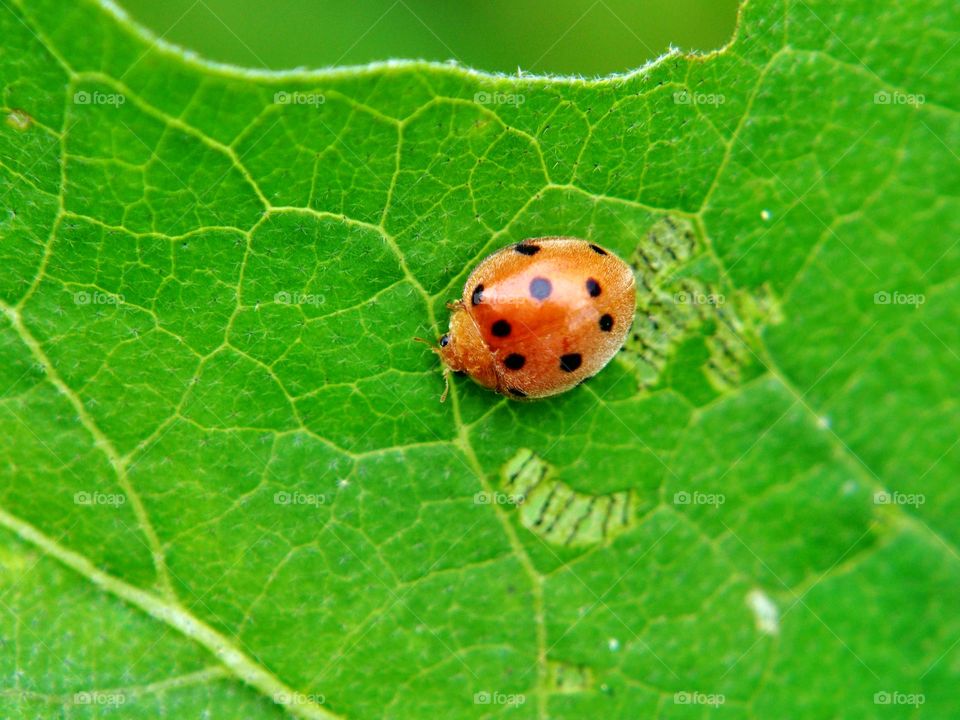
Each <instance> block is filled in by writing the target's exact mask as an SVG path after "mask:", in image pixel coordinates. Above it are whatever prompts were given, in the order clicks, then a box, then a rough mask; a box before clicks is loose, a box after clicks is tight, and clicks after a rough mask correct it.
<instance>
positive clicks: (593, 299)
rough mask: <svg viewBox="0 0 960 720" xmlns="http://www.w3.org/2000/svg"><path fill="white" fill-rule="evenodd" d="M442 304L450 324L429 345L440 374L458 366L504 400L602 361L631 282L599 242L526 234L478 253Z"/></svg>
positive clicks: (629, 311) (628, 301) (585, 374)
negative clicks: (457, 290)
mask: <svg viewBox="0 0 960 720" xmlns="http://www.w3.org/2000/svg"><path fill="white" fill-rule="evenodd" d="M448 307H449V308H450V309H451V310H452V314H451V316H450V330H449V332H447V333H446V334H445V335H444V336H443V337H441V338H440V347H439V348H434V351H435V352H437V353H438V354H439V355H440V358H441V360H442V361H443V364H444V366H445V373H446V372H449V371H453V372H464V373H466V374H467V375H469V376H470V377H471V378H473V380H475V381H476V382H477V383H479V384H480V385H483V386H484V387H487V388H490V389H491V390H495V391H496V392H498V393H502V394H504V395H507V396H508V397H514V398H542V397H548V396H550V395H556V394H558V393H562V392H564V391H565V390H569V389H570V388H572V387H574V386H576V385H578V384H580V383H581V382H583V381H584V380H586V379H587V378H590V377H592V376H593V375H595V374H597V373H598V372H599V371H600V370H602V369H603V367H604V366H605V365H606V364H607V363H608V362H610V359H611V358H612V357H613V356H614V355H615V354H616V353H617V350H618V349H619V348H620V347H621V346H622V345H623V342H624V340H625V339H626V337H627V334H628V333H629V332H630V326H631V324H632V323H633V313H634V309H635V307H636V291H635V281H634V277H633V272H632V271H631V270H630V267H629V266H628V265H627V264H626V263H625V262H623V260H621V259H620V258H618V257H617V256H616V255H614V254H613V253H611V252H609V251H608V250H605V249H604V248H602V247H600V246H599V245H595V244H592V243H589V242H587V241H586V240H579V239H577V238H566V237H545V238H531V239H528V240H524V241H523V242H520V243H517V244H514V245H509V246H507V247H505V248H502V249H500V250H498V251H497V252H495V253H493V254H492V255H489V256H487V257H486V258H485V259H484V260H483V262H481V263H480V264H479V265H478V266H477V268H476V269H475V270H474V271H473V273H471V275H470V277H469V278H468V279H467V283H466V285H465V286H464V289H463V296H462V297H461V299H460V300H458V301H457V302H455V303H450V304H449V305H448ZM446 394H447V393H446V391H444V394H443V397H441V400H443V399H445V398H446Z"/></svg>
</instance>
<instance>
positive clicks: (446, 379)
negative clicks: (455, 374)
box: [440, 367, 450, 403]
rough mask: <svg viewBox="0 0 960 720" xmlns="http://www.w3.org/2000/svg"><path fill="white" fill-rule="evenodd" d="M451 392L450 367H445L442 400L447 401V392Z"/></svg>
mask: <svg viewBox="0 0 960 720" xmlns="http://www.w3.org/2000/svg"><path fill="white" fill-rule="evenodd" d="M449 392H450V368H448V367H444V368H443V394H442V395H441V396H440V402H442V403H443V402H446V401H447V394H448V393H449Z"/></svg>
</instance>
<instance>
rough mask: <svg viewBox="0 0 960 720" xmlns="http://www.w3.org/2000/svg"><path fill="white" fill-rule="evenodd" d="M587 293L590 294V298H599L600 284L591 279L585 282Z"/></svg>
mask: <svg viewBox="0 0 960 720" xmlns="http://www.w3.org/2000/svg"><path fill="white" fill-rule="evenodd" d="M587 292H588V293H590V297H599V296H600V292H601V290H600V283H598V282H597V281H596V280H594V279H593V278H590V279H589V280H587Z"/></svg>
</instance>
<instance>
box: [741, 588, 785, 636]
mask: <svg viewBox="0 0 960 720" xmlns="http://www.w3.org/2000/svg"><path fill="white" fill-rule="evenodd" d="M747 606H748V607H749V608H750V609H751V610H752V611H753V617H754V620H756V623H757V630H759V631H760V632H762V633H764V634H766V635H779V634H780V611H779V610H777V606H776V605H774V604H773V600H771V599H770V597H769V596H768V595H767V594H766V593H765V592H763V590H756V589H754V590H751V591H750V592H748V593H747Z"/></svg>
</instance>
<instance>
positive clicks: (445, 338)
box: [440, 335, 450, 347]
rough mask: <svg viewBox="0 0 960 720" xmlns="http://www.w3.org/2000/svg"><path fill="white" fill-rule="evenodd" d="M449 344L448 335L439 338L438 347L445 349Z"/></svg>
mask: <svg viewBox="0 0 960 720" xmlns="http://www.w3.org/2000/svg"><path fill="white" fill-rule="evenodd" d="M449 344H450V336H449V335H444V336H443V337H441V338H440V347H446V346H447V345H449Z"/></svg>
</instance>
